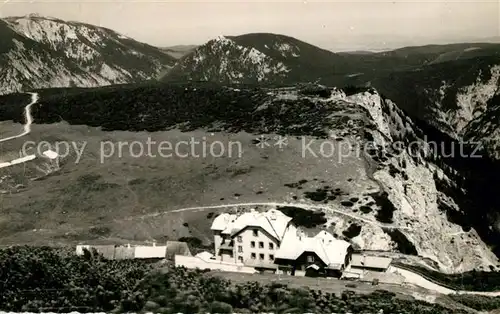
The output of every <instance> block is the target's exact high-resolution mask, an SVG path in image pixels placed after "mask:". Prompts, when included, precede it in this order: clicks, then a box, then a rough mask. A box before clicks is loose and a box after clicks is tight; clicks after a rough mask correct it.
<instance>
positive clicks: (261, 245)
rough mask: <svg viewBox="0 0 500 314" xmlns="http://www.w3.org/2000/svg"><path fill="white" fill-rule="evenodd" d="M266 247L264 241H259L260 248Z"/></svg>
mask: <svg viewBox="0 0 500 314" xmlns="http://www.w3.org/2000/svg"><path fill="white" fill-rule="evenodd" d="M263 248H264V242H262V241H261V242H259V249H263Z"/></svg>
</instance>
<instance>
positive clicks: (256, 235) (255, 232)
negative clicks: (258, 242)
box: [253, 229, 259, 237]
mask: <svg viewBox="0 0 500 314" xmlns="http://www.w3.org/2000/svg"><path fill="white" fill-rule="evenodd" d="M253 236H254V237H258V236H259V230H256V229H254V230H253Z"/></svg>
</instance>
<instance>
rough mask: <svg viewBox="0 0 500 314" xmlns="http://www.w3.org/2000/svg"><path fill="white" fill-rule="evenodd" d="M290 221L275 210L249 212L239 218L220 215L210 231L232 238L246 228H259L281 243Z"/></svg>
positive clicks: (230, 215)
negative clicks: (219, 232) (228, 235)
mask: <svg viewBox="0 0 500 314" xmlns="http://www.w3.org/2000/svg"><path fill="white" fill-rule="evenodd" d="M291 220H292V218H291V217H288V216H286V215H285V214H283V213H282V212H281V211H279V210H275V209H272V210H269V211H267V212H257V211H251V212H247V213H243V214H241V215H239V216H237V215H233V214H221V215H219V216H217V217H216V218H215V219H214V221H213V223H212V227H211V229H212V230H214V231H215V230H217V231H221V232H222V233H223V234H230V235H231V236H234V235H235V234H236V233H238V232H239V231H241V230H243V229H245V228H246V227H261V228H262V229H264V230H265V231H266V232H267V233H269V234H270V235H271V236H273V237H274V238H276V239H277V240H280V241H281V240H282V239H283V236H284V234H285V230H286V228H287V226H288V223H289V222H290V221H291Z"/></svg>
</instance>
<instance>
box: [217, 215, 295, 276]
mask: <svg viewBox="0 0 500 314" xmlns="http://www.w3.org/2000/svg"><path fill="white" fill-rule="evenodd" d="M291 220H292V218H290V217H288V216H286V215H285V214H283V213H282V212H281V211H278V210H270V211H268V212H263V213H261V212H257V211H251V212H247V213H243V214H241V215H234V214H221V215H219V216H218V217H216V218H215V220H214V221H213V223H212V227H211V229H212V231H213V233H214V245H215V256H216V259H217V260H219V261H222V262H233V263H237V264H243V265H245V266H251V267H255V268H256V269H259V270H266V269H270V270H275V269H276V268H277V265H275V264H274V259H275V255H276V252H277V250H278V249H279V248H280V246H281V242H282V240H283V237H284V235H285V232H286V230H287V229H288V228H289V226H291Z"/></svg>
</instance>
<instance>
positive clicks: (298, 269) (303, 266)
mask: <svg viewBox="0 0 500 314" xmlns="http://www.w3.org/2000/svg"><path fill="white" fill-rule="evenodd" d="M352 252H353V248H352V246H351V244H350V243H349V242H346V241H343V240H338V239H336V238H335V237H334V236H333V235H332V234H330V233H328V232H326V231H321V232H319V233H318V234H317V235H316V236H314V237H308V236H306V235H305V233H304V232H303V231H301V230H298V229H296V228H295V227H294V226H291V228H289V230H288V231H287V233H286V235H285V237H284V239H283V242H282V244H281V247H280V249H279V250H278V252H276V260H275V263H276V264H277V265H279V266H278V269H279V270H280V271H282V272H284V273H287V274H291V275H306V276H322V277H335V278H340V277H341V276H342V272H343V271H344V269H345V268H346V267H347V266H348V265H349V263H350V261H351V256H352Z"/></svg>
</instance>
